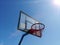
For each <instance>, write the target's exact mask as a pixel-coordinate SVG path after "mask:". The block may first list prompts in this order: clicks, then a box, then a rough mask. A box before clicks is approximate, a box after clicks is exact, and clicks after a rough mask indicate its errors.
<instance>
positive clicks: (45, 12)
mask: <svg viewBox="0 0 60 45" xmlns="http://www.w3.org/2000/svg"><path fill="white" fill-rule="evenodd" d="M20 10H22V11H24V12H26V13H27V14H29V15H30V16H32V17H34V18H35V19H37V20H39V21H40V22H42V23H44V24H45V29H44V31H43V36H42V38H38V37H35V36H33V35H27V36H26V37H25V38H24V40H23V42H22V45H60V20H59V19H60V8H58V7H57V6H54V5H53V4H52V0H0V45H18V42H19V40H20V38H21V36H22V35H23V34H24V32H21V31H18V30H17V23H18V16H19V11H20Z"/></svg>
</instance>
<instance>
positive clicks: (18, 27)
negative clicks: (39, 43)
mask: <svg viewBox="0 0 60 45" xmlns="http://www.w3.org/2000/svg"><path fill="white" fill-rule="evenodd" d="M21 13H23V14H25V15H26V16H28V17H30V18H32V17H31V16H29V15H28V14H27V13H25V12H23V11H22V10H20V12H19V17H18V25H17V29H18V30H20V31H23V32H26V31H25V29H24V30H22V29H19V25H20V19H21ZM32 19H34V20H36V19H35V18H32ZM36 21H38V20H36ZM38 22H39V21H38ZM39 23H40V22H39ZM27 30H28V29H27ZM29 34H30V33H29ZM32 35H33V34H32ZM35 36H37V35H35ZM41 36H42V32H41ZM41 36H37V37H41Z"/></svg>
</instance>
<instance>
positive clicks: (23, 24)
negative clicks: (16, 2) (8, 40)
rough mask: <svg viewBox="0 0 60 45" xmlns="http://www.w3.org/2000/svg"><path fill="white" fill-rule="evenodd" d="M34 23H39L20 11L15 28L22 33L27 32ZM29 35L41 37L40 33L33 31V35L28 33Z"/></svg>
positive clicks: (37, 26)
mask: <svg viewBox="0 0 60 45" xmlns="http://www.w3.org/2000/svg"><path fill="white" fill-rule="evenodd" d="M36 23H40V22H39V21H38V20H36V19H34V18H32V17H31V16H29V15H28V14H26V13H24V12H23V11H20V14H19V19H18V26H17V29H18V30H20V31H23V32H28V31H29V30H30V29H31V26H33V25H34V24H36ZM33 28H36V29H39V25H34V26H33ZM30 32H31V31H30ZM30 34H32V35H35V36H38V37H41V31H36V32H35V31H34V33H30Z"/></svg>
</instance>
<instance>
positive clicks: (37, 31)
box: [29, 23, 45, 37]
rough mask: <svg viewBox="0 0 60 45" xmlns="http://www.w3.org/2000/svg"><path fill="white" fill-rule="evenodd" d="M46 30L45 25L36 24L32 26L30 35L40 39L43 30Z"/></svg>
mask: <svg viewBox="0 0 60 45" xmlns="http://www.w3.org/2000/svg"><path fill="white" fill-rule="evenodd" d="M44 28H45V25H44V24H42V23H35V24H33V25H32V26H31V29H30V30H29V33H30V34H33V35H36V36H38V37H41V36H42V30H43V29H44Z"/></svg>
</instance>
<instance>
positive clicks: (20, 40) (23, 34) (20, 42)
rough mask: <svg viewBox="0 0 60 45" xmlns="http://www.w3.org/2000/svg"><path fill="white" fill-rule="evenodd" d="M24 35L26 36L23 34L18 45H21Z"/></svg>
mask: <svg viewBox="0 0 60 45" xmlns="http://www.w3.org/2000/svg"><path fill="white" fill-rule="evenodd" d="M26 35H28V33H25V34H23V35H22V37H21V40H20V42H19V44H18V45H21V43H22V41H23V38H24V37H25V36H26Z"/></svg>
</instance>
